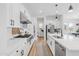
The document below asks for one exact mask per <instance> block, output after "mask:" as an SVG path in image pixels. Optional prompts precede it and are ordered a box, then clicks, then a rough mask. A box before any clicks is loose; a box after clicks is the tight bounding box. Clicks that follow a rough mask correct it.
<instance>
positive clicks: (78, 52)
mask: <svg viewBox="0 0 79 59" xmlns="http://www.w3.org/2000/svg"><path fill="white" fill-rule="evenodd" d="M56 36H57V35H54V34H51V33H48V40H47V43H48V46H49V47H50V49H51V51H52V53H53V54H54V56H79V38H78V37H75V36H72V35H65V34H64V35H63V37H62V38H57V37H56Z"/></svg>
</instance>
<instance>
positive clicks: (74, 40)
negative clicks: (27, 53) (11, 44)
mask: <svg viewBox="0 0 79 59" xmlns="http://www.w3.org/2000/svg"><path fill="white" fill-rule="evenodd" d="M53 35H55V34H50V33H48V36H50V37H51V38H53V39H54V40H56V41H57V42H58V43H60V44H61V45H62V46H64V47H65V48H67V49H69V50H79V38H78V37H75V36H72V35H65V34H64V35H63V37H62V38H55V37H53Z"/></svg>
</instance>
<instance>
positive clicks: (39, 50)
mask: <svg viewBox="0 0 79 59" xmlns="http://www.w3.org/2000/svg"><path fill="white" fill-rule="evenodd" d="M52 55H53V54H52V53H51V50H50V49H49V47H48V45H47V43H46V41H45V40H44V38H43V37H38V40H37V41H35V42H34V44H33V46H32V48H31V51H30V53H29V56H52Z"/></svg>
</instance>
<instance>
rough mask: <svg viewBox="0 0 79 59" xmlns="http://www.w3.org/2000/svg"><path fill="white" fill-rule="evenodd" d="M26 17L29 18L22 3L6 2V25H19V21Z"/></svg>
mask: <svg viewBox="0 0 79 59" xmlns="http://www.w3.org/2000/svg"><path fill="white" fill-rule="evenodd" d="M27 19H29V20H30V19H31V18H30V15H29V13H28V11H27V10H26V9H25V8H24V6H23V5H22V4H16V3H13V4H8V27H20V23H21V22H23V21H24V20H27ZM21 20H23V21H21ZM28 22H29V21H28Z"/></svg>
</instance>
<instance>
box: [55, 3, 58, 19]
mask: <svg viewBox="0 0 79 59" xmlns="http://www.w3.org/2000/svg"><path fill="white" fill-rule="evenodd" d="M55 7H56V17H55V19H56V20H58V16H57V13H58V11H57V7H58V4H56V5H55Z"/></svg>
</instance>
